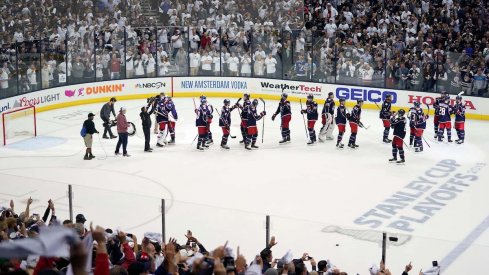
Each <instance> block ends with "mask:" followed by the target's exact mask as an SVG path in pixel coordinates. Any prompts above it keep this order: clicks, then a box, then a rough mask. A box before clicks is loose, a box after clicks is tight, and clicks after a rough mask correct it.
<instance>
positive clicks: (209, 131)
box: [200, 95, 214, 145]
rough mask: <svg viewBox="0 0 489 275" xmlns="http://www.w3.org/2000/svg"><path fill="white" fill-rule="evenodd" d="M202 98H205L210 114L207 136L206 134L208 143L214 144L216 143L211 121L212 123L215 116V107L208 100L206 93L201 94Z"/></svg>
mask: <svg viewBox="0 0 489 275" xmlns="http://www.w3.org/2000/svg"><path fill="white" fill-rule="evenodd" d="M200 100H201V101H202V100H205V102H206V104H205V106H206V108H207V111H208V116H207V136H206V141H205V142H206V143H207V145H212V144H214V140H213V139H212V132H211V123H212V118H213V115H212V114H213V113H214V107H213V106H212V105H210V104H209V102H207V97H206V96H205V95H201V96H200Z"/></svg>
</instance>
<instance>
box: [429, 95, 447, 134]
mask: <svg viewBox="0 0 489 275" xmlns="http://www.w3.org/2000/svg"><path fill="white" fill-rule="evenodd" d="M447 96H448V93H447V92H445V91H442V92H441V93H440V97H437V98H435V103H434V104H433V108H435V116H434V118H433V126H434V128H435V138H437V137H438V127H439V124H440V122H439V120H440V108H439V106H440V103H442V102H444V101H445V98H446V97H447Z"/></svg>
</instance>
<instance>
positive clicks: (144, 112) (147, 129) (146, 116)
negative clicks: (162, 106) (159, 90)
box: [139, 100, 154, 152]
mask: <svg viewBox="0 0 489 275" xmlns="http://www.w3.org/2000/svg"><path fill="white" fill-rule="evenodd" d="M153 102H154V100H153ZM153 102H148V105H147V106H143V107H142V108H141V113H140V114H139V116H140V117H141V125H142V127H143V133H144V152H153V149H152V148H151V147H150V146H149V142H150V139H151V114H152V113H153V111H154V105H153ZM150 107H151V110H150V111H148V108H150Z"/></svg>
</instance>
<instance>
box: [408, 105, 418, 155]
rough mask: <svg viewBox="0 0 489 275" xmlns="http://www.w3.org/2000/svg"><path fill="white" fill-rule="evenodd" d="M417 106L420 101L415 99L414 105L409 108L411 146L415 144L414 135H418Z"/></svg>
mask: <svg viewBox="0 0 489 275" xmlns="http://www.w3.org/2000/svg"><path fill="white" fill-rule="evenodd" d="M416 106H420V103H419V102H417V101H415V102H414V105H413V107H411V108H409V113H408V116H409V128H410V129H409V146H413V143H414V137H415V136H416Z"/></svg>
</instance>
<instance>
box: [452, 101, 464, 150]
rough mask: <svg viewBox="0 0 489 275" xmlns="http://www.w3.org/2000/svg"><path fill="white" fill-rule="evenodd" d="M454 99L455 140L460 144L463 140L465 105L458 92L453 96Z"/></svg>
mask: <svg viewBox="0 0 489 275" xmlns="http://www.w3.org/2000/svg"><path fill="white" fill-rule="evenodd" d="M455 100H456V101H455V106H454V107H453V113H454V114H455V130H456V131H457V137H458V139H457V140H455V142H456V143H457V144H462V143H464V140H465V105H464V103H463V102H462V96H461V95H460V94H459V95H458V96H457V97H456V98H455Z"/></svg>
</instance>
